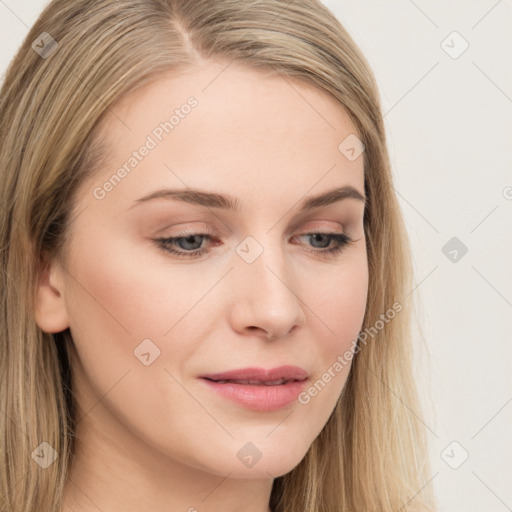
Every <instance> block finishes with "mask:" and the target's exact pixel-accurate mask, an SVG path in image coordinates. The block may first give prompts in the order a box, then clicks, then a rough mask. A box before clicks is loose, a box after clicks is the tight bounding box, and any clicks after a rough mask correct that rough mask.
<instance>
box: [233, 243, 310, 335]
mask: <svg viewBox="0 0 512 512" xmlns="http://www.w3.org/2000/svg"><path fill="white" fill-rule="evenodd" d="M231 280H232V281H231V283H232V284H231V291H232V292H231V293H230V297H231V301H232V302H231V308H230V322H231V325H232V327H233V329H234V330H235V331H236V332H238V333H240V334H244V335H251V336H255V335H257V336H259V337H262V338H264V339H268V340H275V339H279V338H283V337H285V336H289V335H290V334H291V333H292V331H295V330H297V329H298V328H300V327H301V326H302V325H303V324H304V321H305V315H304V310H303V305H304V303H303V302H302V300H301V298H300V297H299V295H298V291H297V290H296V288H297V286H296V285H297V279H296V278H294V276H293V275H292V270H291V266H290V265H289V264H287V262H286V261H285V259H284V257H283V255H282V251H281V248H278V247H273V248H268V247H265V249H264V251H263V253H262V254H261V255H260V256H259V257H258V258H257V259H256V260H255V261H253V262H252V263H247V262H246V261H244V260H243V259H239V260H238V261H237V263H236V265H235V269H234V271H233V272H232V274H231ZM294 285H295V286H294Z"/></svg>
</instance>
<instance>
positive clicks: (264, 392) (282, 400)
mask: <svg viewBox="0 0 512 512" xmlns="http://www.w3.org/2000/svg"><path fill="white" fill-rule="evenodd" d="M200 380H201V381H202V382H203V383H204V385H205V386H206V388H207V389H208V390H209V391H213V392H214V393H216V394H217V395H220V396H221V397H223V398H226V399H228V400H231V401H232V402H235V403H236V404H238V405H239V406H242V407H244V408H246V409H252V410H254V411H258V412H271V411H277V410H279V409H282V408H284V407H288V406H291V405H292V404H293V403H295V402H296V400H297V396H298V395H299V394H300V393H301V391H302V390H303V389H304V386H306V381H307V380H308V373H307V372H306V370H304V369H303V368H299V367H298V366H280V367H278V368H272V369H270V370H265V369H264V368H244V369H241V370H232V371H228V372H222V373H211V374H209V375H203V376H201V378H200Z"/></svg>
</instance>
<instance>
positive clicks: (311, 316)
mask: <svg viewBox="0 0 512 512" xmlns="http://www.w3.org/2000/svg"><path fill="white" fill-rule="evenodd" d="M225 65H226V64H225V63H222V64H221V63H216V62H212V61H208V62H206V63H204V64H203V65H202V66H201V67H194V68H190V69H187V70H186V72H180V73H176V72H174V73H167V74H165V75H161V77H159V78H158V80H156V81H155V82H153V83H150V84H147V85H145V86H144V87H142V88H140V89H138V90H136V91H134V92H132V93H131V94H128V95H126V96H125V97H123V98H122V99H121V101H120V102H118V104H116V105H115V106H114V108H113V109H112V111H113V112H115V115H113V114H112V115H110V116H109V117H107V118H105V120H104V122H103V125H102V127H101V137H102V138H104V139H105V140H107V141H108V142H109V144H110V146H111V150H110V156H109V162H108V164H106V165H104V166H103V167H102V168H101V169H100V171H99V172H98V173H97V174H95V175H94V176H93V177H92V178H91V179H90V180H89V181H87V182H84V183H83V184H82V185H81V188H80V189H79V193H78V195H77V196H76V200H75V203H74V205H73V206H74V215H76V214H78V213H79V215H78V217H76V219H75V220H74V221H73V223H72V224H71V228H70V231H69V233H68V238H67V243H68V245H67V251H68V252H67V256H68V259H67V260H66V264H65V265H64V263H63V262H62V261H61V260H60V259H58V258H55V259H54V260H52V261H51V262H50V266H49V267H48V269H47V270H46V271H45V272H44V273H42V274H41V279H40V282H39V285H38V294H37V305H36V311H35V316H36V321H37V323H38V325H39V327H40V328H41V329H43V330H44V331H47V332H60V331H62V330H64V329H66V328H67V327H69V328H70V330H71V333H72V336H73V340H74V350H73V351H72V353H71V365H72V370H73V386H74V395H75V400H76V403H77V407H78V414H77V417H78V431H77V438H76V456H75V458H74V460H73V464H72V467H71V472H70V480H69V481H68V484H67V486H66V488H65V493H64V500H63V509H62V510H63V511H65V512H68V511H78V510H79V511H97V510H98V509H100V510H102V511H103V512H117V511H123V512H131V511H140V510H152V511H154V512H164V511H166V512H169V511H170V510H172V511H189V512H192V511H194V510H197V511H200V512H213V511H218V510H223V511H224V512H235V511H240V510H245V511H247V512H266V511H269V510H270V509H269V506H268V503H269V497H270V492H271V487H272V482H273V478H276V477H278V476H281V475H284V474H286V473H288V472H289V471H291V470H292V469H293V468H294V467H295V466H297V464H299V462H300V461H301V460H302V459H303V457H304V456H305V454H306V452H307V450H308V448H309V447H310V445H311V444H312V442H313V441H314V440H315V438H316V437H317V436H318V434H319V433H320V431H321V430H322V428H323V427H324V426H325V424H326V422H327V420H328V419H329V416H330V415H331V413H332V411H333V408H334V407H335V405H336V402H337V400H338V398H339V396H340V393H341V391H342V389H343V386H344V384H345V382H346V378H347V376H348V372H349V369H350V363H349V364H347V365H345V367H344V368H343V370H342V371H340V372H339V373H337V374H335V375H336V376H335V377H334V378H332V380H331V381H330V382H329V383H328V384H327V385H326V386H325V388H324V389H323V390H322V391H321V392H320V393H318V395H317V396H315V397H313V398H311V401H310V402H309V403H308V404H306V405H304V404H301V403H299V402H298V401H295V402H293V403H292V404H291V405H289V406H286V407H285V408H283V409H280V410H277V411H273V412H258V411H253V410H250V409H247V408H244V407H242V406H240V405H238V404H236V403H234V402H232V401H230V400H227V399H226V398H223V397H222V396H220V395H218V394H217V393H214V392H213V391H211V390H210V389H209V388H208V387H207V386H205V385H204V382H203V381H201V380H200V379H198V377H199V376H200V375H204V374H206V373H213V372H221V371H226V370H231V369H238V368H245V367H253V366H259V367H263V368H273V367H276V366H281V365H284V364H290V365H296V366H299V367H302V368H304V369H305V370H306V371H307V372H308V374H309V385H311V384H312V383H314V382H315V381H317V380H318V379H319V378H320V377H321V375H322V374H323V373H324V372H325V371H327V369H328V368H329V367H332V365H333V363H334V362H335V361H336V359H337V358H338V356H339V355H340V354H343V353H344V352H345V351H346V350H349V349H351V348H352V342H353V340H355V339H356V338H357V335H358V333H359V331H360V329H361V327H362V321H363V317H364V312H365V306H366V298H367V289H368V266H367V254H366V240H365V234H364V229H363V214H364V203H363V202H361V201H358V200H356V199H353V198H349V199H344V200H342V201H338V202H336V203H333V204H330V205H328V206H325V207H320V208H317V209H315V210H312V211H310V212H306V213H303V214H299V213H298V211H297V205H298V204H299V202H300V201H301V200H302V199H303V198H304V196H309V195H317V194H320V193H322V192H326V191H328V190H331V189H333V188H336V187H340V186H344V185H352V186H353V187H355V188H356V189H358V190H359V191H360V192H361V194H362V195H364V171H363V158H362V156H361V157H359V158H357V159H356V160H354V161H349V160H348V159H347V158H345V156H344V155H343V154H342V153H341V152H340V151H339V150H338V145H339V144H340V142H341V141H342V140H343V139H344V138H345V137H346V136H347V135H349V134H351V133H357V132H356V129H355V128H354V126H353V125H352V123H351V121H350V119H349V117H348V115H347V114H346V113H345V112H344V111H343V110H342V109H341V107H340V106H339V105H338V104H337V103H336V102H335V101H334V100H333V99H332V98H330V96H328V95H326V94H325V93H324V92H322V91H320V90H318V89H316V88H314V87H312V86H310V85H306V84H304V83H301V82H299V81H296V80H293V79H290V78H286V80H285V79H284V78H282V77H280V76H279V75H273V74H271V73H269V72H263V71H261V70H258V71H256V70H252V69H250V68H246V67H243V66H240V65H235V64H231V65H230V66H229V67H228V68H226V69H224V68H225ZM223 69H224V71H222V70H223ZM221 71H222V72H221ZM219 73H220V74H219ZM215 77H216V78H215ZM214 78H215V80H214V81H213V82H212V80H213V79H214ZM207 84H209V85H208V87H207V88H206V89H205V87H206V85H207ZM190 96H194V97H195V98H197V100H198V105H197V107H196V108H194V109H192V110H191V112H190V114H188V115H187V116H186V117H185V118H184V119H181V120H180V123H179V124H178V125H177V126H175V128H174V129H173V131H171V132H170V133H169V134H167V135H165V137H164V138H163V140H162V141H161V142H160V143H159V144H158V146H157V147H156V148H154V149H153V150H152V151H151V152H150V153H149V154H148V155H147V156H146V157H145V158H144V159H143V160H142V161H141V162H140V163H138V165H137V166H136V167H135V168H134V169H133V170H132V171H131V172H130V173H129V174H127V175H126V177H124V178H123V179H122V180H121V182H120V183H118V184H117V185H116V186H115V187H114V188H113V190H111V191H110V192H109V193H108V194H107V195H106V196H105V197H104V198H103V199H97V198H96V197H94V195H93V191H94V189H95V187H98V186H102V184H103V183H105V181H106V180H108V178H109V177H110V176H112V174H113V173H114V172H115V171H116V169H118V168H119V167H120V166H122V165H123V163H124V162H126V160H127V159H128V158H129V157H130V156H131V155H132V152H133V151H134V150H136V149H138V148H139V147H140V146H141V145H142V144H143V143H144V141H145V140H146V137H147V135H148V134H150V133H151V131H152V130H153V129H154V128H155V126H157V125H158V124H159V123H160V122H161V121H163V120H166V119H168V118H169V116H170V114H171V113H172V111H173V110H174V109H175V108H177V107H179V106H180V105H182V104H183V103H185V102H186V100H187V98H189V97H190ZM120 120H122V122H121V121H120ZM127 126H128V127H129V129H128V128H127ZM164 187H168V188H180V189H186V188H187V187H191V188H199V189H202V190H206V191H210V192H217V193H221V194H230V195H232V196H235V197H236V198H238V201H239V202H240V211H239V212H237V213H235V212H230V211H227V210H225V211H224V210H222V209H216V208H207V207H204V206H197V205H194V204H191V203H187V202H179V201H175V200H169V199H155V200H152V201H148V202H144V203H143V204H140V205H138V206H136V207H132V208H130V207H131V206H132V204H133V203H134V201H135V200H136V199H138V198H140V197H142V196H144V195H146V194H148V193H150V192H152V191H154V190H157V189H160V188H164ZM205 228H206V229H208V230H210V231H211V232H212V233H213V241H209V240H208V239H207V238H204V237H203V238H202V239H201V238H199V240H198V241H197V239H196V241H193V245H192V246H191V245H190V244H189V245H187V244H186V243H183V242H182V243H181V245H178V246H177V245H176V244H175V246H174V248H175V249H176V250H181V251H182V252H186V251H187V250H188V251H189V252H190V251H192V250H194V249H196V248H197V247H198V246H200V247H201V248H205V249H206V250H207V253H206V254H203V255H202V256H200V257H197V258H192V259H177V258H176V257H174V256H173V255H172V254H170V253H166V252H165V251H164V250H163V249H161V248H159V247H158V246H157V245H156V244H155V243H154V242H153V241H152V240H153V239H155V238H158V237H172V236H179V235H181V236H183V235H182V232H183V230H184V229H190V230H191V231H192V232H195V233H204V232H205ZM322 230H323V231H324V232H337V233H345V234H347V235H348V236H350V237H351V238H352V240H353V242H352V243H351V244H349V245H347V246H345V247H344V248H343V249H342V250H341V252H339V253H335V254H334V255H331V256H329V255H326V254H325V253H324V254H322V253H321V251H322V250H324V251H325V247H326V245H327V244H328V242H326V241H325V240H324V241H321V240H320V241H318V242H316V243H315V238H314V237H311V236H302V235H303V234H305V233H308V232H311V231H313V232H319V231H322ZM248 236H251V237H253V238H254V239H255V240H256V241H257V242H258V243H259V244H260V246H261V247H262V248H263V252H262V253H261V254H260V255H259V257H258V258H257V259H255V261H253V262H252V263H247V262H246V261H245V260H244V259H243V258H242V257H241V256H239V254H238V253H237V252H236V251H235V249H236V248H237V246H238V245H239V244H240V243H241V242H242V241H243V240H244V239H245V238H246V237H248ZM335 244H336V243H335V241H331V243H330V244H329V248H330V247H332V246H334V245H335ZM315 249H316V250H318V251H319V252H318V253H316V254H314V253H312V252H308V251H314V250H315ZM228 271H229V272H228ZM147 338H149V339H151V340H152V342H153V343H154V344H155V345H156V346H158V348H159V349H160V356H159V357H158V358H156V359H155V360H154V362H152V364H150V365H144V364H142V363H141V361H140V360H139V359H138V358H137V357H135V355H134V350H135V349H136V347H137V346H138V345H139V344H140V343H141V342H142V340H144V339H147ZM306 389H307V387H306ZM248 442H251V443H253V444H254V445H255V446H256V447H257V449H258V450H259V452H260V453H261V455H262V457H261V459H260V460H259V461H258V462H257V463H256V464H254V465H253V466H252V467H246V466H245V465H244V464H242V463H241V461H240V460H239V458H238V457H237V452H238V451H239V450H240V449H241V448H242V447H243V446H244V445H245V444H246V443H248Z"/></svg>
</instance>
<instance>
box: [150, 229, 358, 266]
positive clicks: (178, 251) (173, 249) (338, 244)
mask: <svg viewBox="0 0 512 512" xmlns="http://www.w3.org/2000/svg"><path fill="white" fill-rule="evenodd" d="M296 237H297V238H303V237H309V240H310V242H313V243H314V244H319V246H320V248H313V249H304V250H305V251H306V252H310V253H313V254H320V255H325V256H326V257H328V256H332V255H335V254H337V253H339V252H341V251H342V250H343V248H344V247H345V246H347V245H348V244H350V243H353V240H352V239H351V238H350V237H349V236H348V235H346V234H345V233H323V232H316V233H306V234H302V235H296ZM204 239H207V240H209V241H210V242H211V241H212V240H213V236H212V235H211V234H209V233H186V234H183V235H181V236H175V237H169V238H156V239H154V240H153V241H154V242H155V243H156V244H157V246H158V247H159V248H160V249H161V250H163V251H164V252H166V253H170V254H172V255H174V256H175V257H176V258H179V259H180V258H181V259H187V258H188V259H193V258H198V257H200V256H202V255H203V254H205V253H207V252H208V249H206V248H204V247H201V246H202V241H203V240H204ZM332 242H334V245H333V246H332V247H330V248H329V246H330V245H331V243H332Z"/></svg>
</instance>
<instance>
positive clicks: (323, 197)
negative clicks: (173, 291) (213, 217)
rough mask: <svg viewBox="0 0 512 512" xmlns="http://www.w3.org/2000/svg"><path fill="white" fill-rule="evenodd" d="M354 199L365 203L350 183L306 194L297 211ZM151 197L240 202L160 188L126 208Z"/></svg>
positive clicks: (222, 204) (223, 204) (216, 204)
mask: <svg viewBox="0 0 512 512" xmlns="http://www.w3.org/2000/svg"><path fill="white" fill-rule="evenodd" d="M349 198H350V199H356V200H358V201H361V202H363V203H364V204H366V197H365V196H364V195H363V194H362V193H361V192H359V190H357V189H356V188H354V187H352V186H351V185H345V186H343V187H338V188H335V189H332V190H329V191H327V192H324V193H322V194H319V195H316V196H308V197H306V198H305V199H303V200H302V201H301V203H300V204H299V206H298V210H299V212H304V211H308V210H312V209H314V208H319V207H321V206H327V205H329V204H332V203H335V202H337V201H342V200H343V199H349ZM152 199H171V200H175V201H183V202H186V203H192V204H196V205H200V206H207V207H209V208H222V209H225V210H231V211H235V212H237V211H239V207H240V202H239V200H238V199H237V198H235V197H232V196H229V195H223V194H218V193H214V192H206V191H203V190H198V189H192V188H187V189H174V190H173V189H161V190H156V191H155V192H151V193H150V194H148V195H146V196H144V197H141V198H139V199H136V200H135V201H134V203H133V204H132V205H131V206H130V207H129V208H128V209H131V208H133V207H134V206H138V205H140V204H143V203H146V202H147V201H151V200H152Z"/></svg>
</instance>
